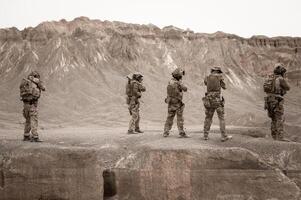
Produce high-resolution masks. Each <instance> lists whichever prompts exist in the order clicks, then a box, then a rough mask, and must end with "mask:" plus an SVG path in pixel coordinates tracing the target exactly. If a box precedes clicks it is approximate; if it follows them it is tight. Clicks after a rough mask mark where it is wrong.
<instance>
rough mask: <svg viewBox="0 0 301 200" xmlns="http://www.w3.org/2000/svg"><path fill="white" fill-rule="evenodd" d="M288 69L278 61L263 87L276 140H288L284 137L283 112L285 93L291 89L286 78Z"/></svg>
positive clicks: (272, 132)
mask: <svg viewBox="0 0 301 200" xmlns="http://www.w3.org/2000/svg"><path fill="white" fill-rule="evenodd" d="M285 73H286V69H285V68H284V67H283V64H281V63H278V64H277V65H276V67H275V69H274V73H273V75H270V76H269V77H268V78H267V79H266V80H265V82H264V85H263V88H264V91H265V92H266V93H267V96H266V97H265V110H267V111H268V116H269V117H270V118H271V119H272V122H271V135H272V137H273V139H274V140H280V141H288V140H286V139H284V130H283V122H284V119H283V114H284V107H283V104H284V95H285V94H286V92H287V91H288V90H289V89H290V87H289V85H288V83H287V81H286V80H285V78H284V77H285Z"/></svg>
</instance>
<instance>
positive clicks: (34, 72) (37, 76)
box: [28, 70, 40, 78]
mask: <svg viewBox="0 0 301 200" xmlns="http://www.w3.org/2000/svg"><path fill="white" fill-rule="evenodd" d="M30 76H32V77H34V78H40V74H39V72H38V71H36V70H34V71H32V72H30V74H29V75H28V77H30Z"/></svg>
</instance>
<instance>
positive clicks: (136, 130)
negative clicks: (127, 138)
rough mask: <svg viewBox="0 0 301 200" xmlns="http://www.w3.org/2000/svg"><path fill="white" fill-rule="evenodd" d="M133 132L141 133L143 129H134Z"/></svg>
mask: <svg viewBox="0 0 301 200" xmlns="http://www.w3.org/2000/svg"><path fill="white" fill-rule="evenodd" d="M135 132H137V133H143V131H141V130H140V128H137V129H135Z"/></svg>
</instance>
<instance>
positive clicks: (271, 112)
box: [266, 97, 284, 140]
mask: <svg viewBox="0 0 301 200" xmlns="http://www.w3.org/2000/svg"><path fill="white" fill-rule="evenodd" d="M266 104H267V106H266V109H267V111H268V116H269V117H270V118H271V119H272V122H271V135H272V137H273V139H274V140H282V139H283V138H284V128H283V124H284V119H283V114H284V106H283V104H284V100H283V99H277V98H275V97H268V98H267V100H266Z"/></svg>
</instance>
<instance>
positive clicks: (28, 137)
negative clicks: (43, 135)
mask: <svg viewBox="0 0 301 200" xmlns="http://www.w3.org/2000/svg"><path fill="white" fill-rule="evenodd" d="M30 140H31V138H30V136H29V135H26V136H25V135H24V138H23V141H30Z"/></svg>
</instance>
